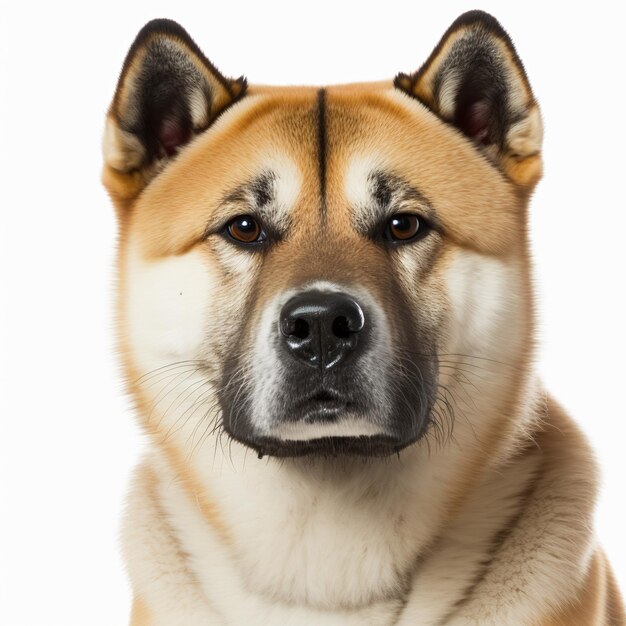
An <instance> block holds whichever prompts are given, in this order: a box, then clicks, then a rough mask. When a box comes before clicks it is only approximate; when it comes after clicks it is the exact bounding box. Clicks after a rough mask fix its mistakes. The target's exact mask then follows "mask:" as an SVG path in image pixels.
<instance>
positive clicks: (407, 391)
mask: <svg viewBox="0 0 626 626" xmlns="http://www.w3.org/2000/svg"><path fill="white" fill-rule="evenodd" d="M368 305H371V303H368V302H367V301H366V302H363V301H361V300H360V299H359V298H356V297H354V296H353V295H350V294H348V293H345V292H342V291H322V290H319V289H308V290H304V291H301V292H300V293H298V294H296V295H294V296H292V297H291V298H289V299H288V300H287V302H285V303H284V304H283V305H282V307H281V308H280V310H279V312H278V316H277V317H278V319H276V318H274V319H275V322H274V325H273V328H272V331H271V333H270V336H269V337H268V338H267V342H268V347H269V348H271V350H272V354H273V355H274V358H275V359H276V371H277V372H280V380H279V381H278V382H276V377H273V378H272V377H271V376H268V377H267V379H270V380H273V381H274V382H273V383H271V384H270V386H271V388H268V389H262V390H261V391H259V385H257V387H256V388H253V389H242V388H238V389H236V388H234V386H233V385H229V384H228V383H227V384H226V385H225V388H226V389H228V388H229V392H228V393H224V394H223V397H222V406H223V408H224V426H225V429H226V430H227V432H228V433H229V434H230V435H231V436H232V437H234V438H235V439H237V440H239V441H240V442H242V443H244V444H246V445H248V446H250V447H252V448H254V449H255V450H257V452H258V453H259V454H261V455H265V454H267V455H273V456H300V455H305V454H317V455H336V454H356V455H367V456H385V455H388V454H393V453H394V452H397V451H398V450H400V449H402V448H403V447H405V446H406V445H408V444H409V443H411V442H413V441H415V440H416V439H417V438H418V437H419V434H420V433H421V431H422V427H423V425H424V422H425V419H426V418H425V416H426V414H427V413H428V412H429V411H430V398H429V397H428V394H426V393H422V391H421V390H420V389H421V387H420V385H423V381H424V373H423V372H421V371H420V369H419V366H418V364H416V363H414V365H413V366H411V365H410V364H407V359H406V358H405V357H402V356H401V355H400V351H399V350H398V355H397V357H398V359H397V362H394V350H393V349H391V348H389V347H388V348H387V349H384V350H383V349H381V345H382V344H383V338H382V334H383V333H382V331H381V321H380V319H378V320H377V316H376V313H375V312H374V310H373V308H372V306H368ZM405 343H408V344H410V341H408V339H407V341H406V342H405ZM404 347H406V346H404ZM241 369H242V368H241V364H239V363H233V364H232V366H231V367H230V371H231V372H236V371H240V370H241ZM262 374H264V372H262ZM226 378H228V376H226ZM260 378H261V380H266V377H265V376H263V375H261V376H260ZM263 384H266V385H267V383H263ZM272 385H273V386H272ZM403 387H404V388H403ZM395 390H397V391H395ZM255 394H256V395H255ZM262 394H264V395H265V401H264V402H265V404H263V403H262V402H261V401H259V400H258V397H259V396H260V395H262ZM268 397H269V398H270V399H271V400H270V401H268V400H267V398H268ZM255 403H256V405H255ZM268 404H269V406H268ZM259 405H262V408H259ZM260 411H261V413H262V414H261V415H260V416H259V412H260Z"/></svg>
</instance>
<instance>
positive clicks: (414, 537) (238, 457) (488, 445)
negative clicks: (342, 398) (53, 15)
mask: <svg viewBox="0 0 626 626" xmlns="http://www.w3.org/2000/svg"><path fill="white" fill-rule="evenodd" d="M446 383H447V384H446V387H447V389H448V393H449V394H451V400H449V401H452V399H454V401H455V402H456V412H455V424H454V429H453V431H452V432H451V433H439V435H440V437H439V438H438V437H436V435H437V434H438V433H437V431H436V430H433V431H432V432H431V434H430V435H429V436H428V437H427V438H426V439H425V440H423V441H421V442H419V443H418V444H416V445H414V446H412V447H409V448H407V449H405V450H404V451H402V452H401V453H400V454H399V455H398V456H397V457H389V458H385V459H362V458H336V459H324V458H299V459H273V458H269V459H268V458H264V459H258V458H257V457H256V455H255V454H254V453H253V452H252V451H249V450H247V449H246V448H244V447H242V446H241V445H240V444H237V443H235V442H225V441H224V440H220V437H219V436H217V435H212V436H210V437H207V438H206V439H205V440H204V441H203V443H202V445H201V446H199V447H197V448H195V449H193V450H190V453H189V455H187V456H181V455H180V453H178V452H176V450H177V448H176V446H174V445H170V444H166V445H165V449H166V452H167V454H166V455H165V458H167V459H168V461H163V460H157V458H156V457H155V459H154V462H153V463H152V465H153V468H154V469H155V470H156V474H157V476H158V480H157V482H158V487H157V488H158V489H159V490H160V494H159V495H160V501H161V502H162V505H163V506H164V507H165V509H166V512H167V514H168V518H169V520H170V521H171V524H172V528H173V530H174V532H175V534H176V536H177V538H178V541H179V542H180V544H181V547H182V549H183V551H184V552H185V553H186V554H189V555H190V557H191V559H190V560H191V562H192V564H194V568H195V570H196V574H195V576H196V578H197V579H198V581H199V583H200V584H201V586H202V587H204V588H205V589H207V590H213V591H212V592H211V593H214V592H215V589H218V588H222V587H224V585H225V582H224V581H226V580H229V581H231V582H230V583H229V584H235V580H236V581H237V584H239V585H242V587H243V588H245V589H246V590H248V591H251V592H253V593H256V594H258V595H259V596H260V597H264V598H268V599H272V600H273V601H275V602H276V601H277V602H283V603H285V604H294V603H295V604H299V605H307V606H313V607H317V608H325V609H329V608H333V609H335V610H337V609H350V608H355V607H361V606H365V605H372V603H376V602H385V601H395V600H398V599H399V598H401V597H402V596H403V594H404V593H406V591H407V585H408V584H409V581H410V580H411V578H412V576H413V573H414V572H415V571H416V569H417V566H418V565H419V563H420V562H421V560H422V559H423V556H424V555H425V554H426V553H427V552H428V551H429V550H430V549H431V548H432V547H433V546H434V545H435V544H436V543H437V542H441V541H442V539H443V538H445V536H446V534H447V533H449V532H454V531H453V528H454V520H455V519H456V518H457V517H458V516H459V515H461V516H463V515H464V516H466V517H467V516H469V517H470V518H471V519H470V522H469V523H470V524H471V525H472V527H473V533H472V534H471V535H469V537H470V544H471V545H468V546H467V550H470V551H471V550H474V555H475V558H474V559H471V558H470V559H468V558H466V560H465V562H466V563H467V566H468V567H470V569H471V567H472V564H475V561H476V560H478V559H480V558H482V556H484V555H483V553H482V552H481V549H482V548H481V546H482V544H483V542H488V541H490V540H491V538H492V531H493V526H494V525H496V526H497V524H499V523H502V521H503V520H504V519H505V518H507V516H510V515H513V514H514V511H511V510H509V507H508V505H507V504H506V503H507V502H509V501H511V499H513V500H514V499H515V498H517V497H518V496H519V494H521V493H523V492H524V489H526V487H527V485H528V483H529V481H530V480H531V479H532V475H533V471H534V464H535V461H534V460H533V459H532V458H530V457H529V458H528V460H524V461H523V464H524V471H522V472H516V473H515V476H514V477H513V476H512V474H511V476H512V478H511V479H509V478H507V477H505V478H504V479H503V480H500V479H499V478H498V479H497V480H496V478H497V477H498V476H500V471H499V470H498V471H497V472H495V473H494V472H489V471H488V470H489V468H490V467H491V468H493V467H499V466H502V465H503V463H507V462H509V459H510V458H511V457H512V456H514V449H515V446H516V441H519V440H520V438H522V436H523V432H522V430H520V432H519V437H510V436H507V437H506V438H504V437H502V438H498V437H496V436H494V428H497V429H498V431H500V432H501V431H502V430H505V429H506V428H507V427H508V426H507V425H508V424H513V423H515V424H517V425H520V424H522V425H523V424H529V423H531V422H533V420H534V419H535V417H536V415H537V410H536V406H537V402H536V395H535V392H534V391H533V390H531V389H530V387H529V385H528V381H527V380H522V379H520V381H518V385H517V387H516V389H511V388H508V389H498V390H496V389H494V390H492V392H491V393H489V394H482V395H481V396H478V397H475V398H474V399H473V401H472V404H471V405H470V404H469V403H464V402H463V401H462V398H463V395H462V392H463V389H462V384H461V382H460V381H458V380H448V381H446ZM522 393H523V394H525V396H526V402H519V397H518V396H517V395H516V394H522ZM512 395H513V396H515V397H513V398H512ZM511 400H513V402H511ZM512 404H515V405H516V406H518V407H520V406H521V407H523V410H524V411H525V412H526V413H527V415H525V416H520V415H507V414H506V410H507V408H508V407H510V406H511V405H512ZM183 408H184V407H181V409H180V410H182V409H183ZM496 411H497V412H500V413H501V414H500V415H492V416H491V418H490V419H489V420H477V419H476V415H477V414H478V413H479V412H483V414H484V412H491V413H494V412H496ZM446 417H448V418H450V417H451V416H449V415H448V416H446ZM479 423H483V424H489V425H490V428H486V429H484V430H482V431H480V432H478V431H477V430H476V424H479ZM178 434H179V435H184V429H183V432H181V433H178ZM176 436H177V435H176V433H174V437H176ZM500 441H506V442H507V444H506V447H499V446H498V442H500ZM487 451H489V453H487ZM159 459H163V456H162V455H161V456H160V457H159ZM485 473H487V475H488V478H485V475H486V474H485ZM481 489H482V490H486V491H485V494H484V495H483V496H481V495H480V494H481ZM472 492H473V495H472V501H473V505H472V508H471V511H468V510H467V508H466V507H465V501H466V499H467V498H468V496H469V495H470V493H472ZM498 494H499V495H501V498H497V497H496V498H494V495H498ZM466 522H467V520H466ZM482 547H484V546H482ZM216 554H219V555H220V556H219V558H215V555H216ZM208 563H211V564H215V563H219V565H218V566H216V567H214V568H209V567H206V566H205V565H203V564H208ZM435 579H436V577H435ZM459 580H460V584H462V580H463V577H462V576H461V577H460V579H459ZM427 587H428V586H427ZM427 587H425V588H427ZM207 592H208V591H207Z"/></svg>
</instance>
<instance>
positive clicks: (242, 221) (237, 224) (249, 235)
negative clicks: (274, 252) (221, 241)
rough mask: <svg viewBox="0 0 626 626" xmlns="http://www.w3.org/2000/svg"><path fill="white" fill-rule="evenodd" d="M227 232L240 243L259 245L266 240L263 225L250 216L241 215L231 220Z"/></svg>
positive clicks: (227, 225)
mask: <svg viewBox="0 0 626 626" xmlns="http://www.w3.org/2000/svg"><path fill="white" fill-rule="evenodd" d="M226 232H227V233H228V236H229V237H230V238H231V239H234V240H235V241H237V242H239V243H248V244H249V243H258V242H260V241H263V239H264V233H263V229H262V228H261V225H260V224H259V223H258V222H257V221H256V220H255V219H254V218H253V217H252V216H250V215H239V216H237V217H235V218H233V219H232V220H230V222H228V224H226Z"/></svg>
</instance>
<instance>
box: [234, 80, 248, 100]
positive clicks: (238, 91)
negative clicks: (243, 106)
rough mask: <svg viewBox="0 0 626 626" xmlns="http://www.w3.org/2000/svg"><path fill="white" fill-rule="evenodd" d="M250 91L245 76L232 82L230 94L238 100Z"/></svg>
mask: <svg viewBox="0 0 626 626" xmlns="http://www.w3.org/2000/svg"><path fill="white" fill-rule="evenodd" d="M247 89H248V79H247V78H246V77H245V76H240V77H239V78H235V80H231V81H230V93H231V95H232V96H233V98H234V99H235V100H238V99H239V98H241V97H242V96H244V95H245V93H246V90H247Z"/></svg>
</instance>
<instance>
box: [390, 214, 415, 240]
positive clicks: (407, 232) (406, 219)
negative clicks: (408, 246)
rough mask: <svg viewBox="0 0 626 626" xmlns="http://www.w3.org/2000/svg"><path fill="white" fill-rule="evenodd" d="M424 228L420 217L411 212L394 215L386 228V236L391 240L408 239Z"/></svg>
mask: <svg viewBox="0 0 626 626" xmlns="http://www.w3.org/2000/svg"><path fill="white" fill-rule="evenodd" d="M421 230H422V225H421V223H420V219H419V217H417V215H412V214H411V213H399V214H398V215H394V216H393V217H392V218H391V219H390V220H389V221H388V222H387V228H386V229H385V237H386V238H387V239H390V240H391V241H408V240H409V239H413V237H415V236H417V234H418V233H420V231H421Z"/></svg>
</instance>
